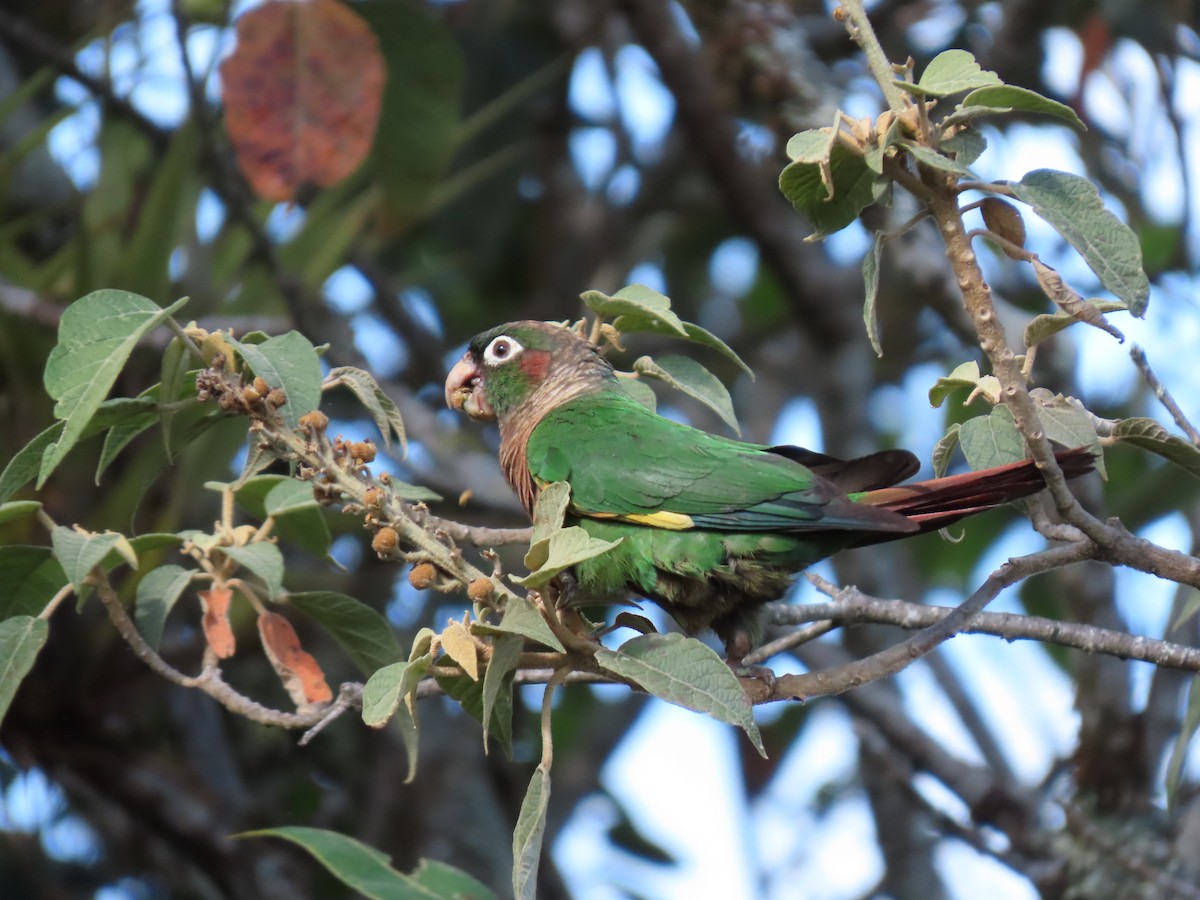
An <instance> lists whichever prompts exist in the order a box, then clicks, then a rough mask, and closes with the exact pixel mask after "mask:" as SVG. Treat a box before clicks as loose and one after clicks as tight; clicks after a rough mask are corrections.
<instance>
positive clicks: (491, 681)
mask: <svg viewBox="0 0 1200 900" xmlns="http://www.w3.org/2000/svg"><path fill="white" fill-rule="evenodd" d="M524 648H525V639H524V638H523V637H521V636H520V635H516V634H502V635H499V636H497V637H496V638H495V639H494V640H493V641H492V657H491V659H490V660H489V662H488V665H487V668H486V669H485V670H484V673H483V711H482V712H481V714H480V721H481V724H482V725H483V733H484V734H485V735H486V734H487V733H488V732H489V731H490V730H491V725H492V715H493V714H494V713H495V710H496V706H497V703H496V701H497V700H498V699H500V700H501V702H500V707H501V709H502V710H507V714H508V716H509V717H510V718H511V717H512V690H513V688H512V683H513V673H514V672H515V671H516V668H517V663H519V662H520V660H521V651H522V650H523V649H524ZM503 696H507V702H505V701H504V700H503V699H501V698H502V697H503ZM508 729H509V730H510V731H511V730H512V724H511V723H510V724H509V725H508ZM483 748H484V750H485V751H486V750H487V740H486V739H485V740H484V742H483Z"/></svg>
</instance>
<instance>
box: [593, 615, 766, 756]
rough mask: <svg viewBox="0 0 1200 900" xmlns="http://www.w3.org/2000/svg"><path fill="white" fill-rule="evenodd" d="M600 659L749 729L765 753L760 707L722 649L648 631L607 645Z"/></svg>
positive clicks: (659, 692) (664, 695) (668, 696)
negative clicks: (611, 646)
mask: <svg viewBox="0 0 1200 900" xmlns="http://www.w3.org/2000/svg"><path fill="white" fill-rule="evenodd" d="M596 662H598V663H599V664H600V665H601V666H602V667H603V668H605V669H607V670H608V671H610V672H614V673H616V674H617V675H620V676H621V677H622V678H628V679H630V680H632V681H635V682H637V683H638V684H639V685H641V686H642V687H643V688H645V689H646V690H647V691H649V692H650V693H651V694H653V695H654V696H656V697H659V698H661V699H663V700H666V701H667V702H668V703H674V704H675V705H676V706H682V707H684V708H686V709H691V710H695V711H696V712H702V713H708V714H709V715H710V716H712V717H713V718H714V719H719V720H720V721H722V722H728V723H729V724H730V725H737V726H739V727H740V728H742V729H744V730H745V732H746V734H747V736H748V737H749V738H750V741H751V743H753V744H754V747H755V749H756V750H758V752H759V753H760V754H762V756H764V757H765V756H766V755H767V754H766V751H765V750H764V749H763V744H762V737H761V736H760V735H759V733H758V726H757V725H756V724H755V722H754V707H753V706H752V705H751V703H750V700H749V698H748V697H747V696H746V692H745V691H744V690H742V685H741V683H740V682H739V681H738V679H737V676H736V675H734V674H733V670H732V669H730V668H729V666H728V665H727V664H726V663H725V661H724V660H723V659H721V657H720V656H718V655H717V654H716V652H715V651H714V650H713V649H712V648H711V647H709V646H707V645H706V644H703V643H701V642H700V641H698V640H696V639H695V638H687V637H684V636H683V635H681V634H677V633H676V634H644V635H641V636H640V637H635V638H633V639H632V640H629V641H626V642H625V643H624V644H622V645H621V648H620V649H619V650H609V649H608V648H607V647H602V648H601V649H600V650H598V651H596Z"/></svg>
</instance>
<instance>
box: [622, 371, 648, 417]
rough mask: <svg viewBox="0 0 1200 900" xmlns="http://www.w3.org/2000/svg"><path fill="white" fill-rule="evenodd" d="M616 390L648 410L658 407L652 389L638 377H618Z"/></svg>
mask: <svg viewBox="0 0 1200 900" xmlns="http://www.w3.org/2000/svg"><path fill="white" fill-rule="evenodd" d="M617 390H619V391H620V392H621V393H623V394H625V395H626V396H627V397H629V398H630V399H631V400H635V401H637V402H638V403H640V404H642V406H644V407H646V409H648V410H650V412H655V411H656V410H657V409H658V397H657V396H656V395H655V393H654V389H653V388H652V387H650V385H648V384H646V382H644V381H642V380H641V379H639V378H618V379H617Z"/></svg>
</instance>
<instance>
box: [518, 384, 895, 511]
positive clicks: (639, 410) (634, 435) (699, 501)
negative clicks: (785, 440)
mask: <svg viewBox="0 0 1200 900" xmlns="http://www.w3.org/2000/svg"><path fill="white" fill-rule="evenodd" d="M527 454H528V456H527V459H528V465H529V471H530V474H531V475H533V477H534V480H535V481H536V482H538V483H539V484H549V483H551V482H554V481H566V482H568V483H569V484H570V485H571V506H572V510H573V511H574V512H575V513H576V514H578V515H581V516H589V517H593V518H600V519H607V518H612V519H619V520H621V521H627V522H635V523H637V524H642V525H652V526H655V527H658V528H667V529H672V530H683V529H689V528H709V529H718V530H722V531H751V532H765V531H783V532H794V531H813V530H827V529H839V530H840V529H861V530H868V531H910V530H912V526H909V525H908V523H907V522H906V521H905V520H904V518H903V517H901V516H898V515H896V514H894V513H888V512H884V511H882V510H876V509H873V508H871V507H869V506H862V505H859V504H856V503H852V502H850V500H848V499H847V498H846V496H845V495H844V494H842V492H841V491H840V490H838V489H837V488H836V487H835V486H834V485H833V484H832V483H831V482H829V481H827V480H825V479H823V478H820V477H819V476H817V475H815V474H813V472H812V471H811V470H810V469H808V468H807V467H805V466H803V465H801V464H800V463H798V462H796V461H794V460H792V459H789V458H787V457H786V456H784V455H782V454H780V453H774V452H771V450H770V449H769V448H767V447H763V446H760V445H756V444H746V443H742V442H740V441H734V440H730V439H728V438H723V437H719V436H717V435H712V434H709V433H707V432H704V431H700V430H698V429H695V428H691V427H688V426H686V425H681V424H679V423H677V422H672V421H671V420H669V419H665V418H663V417H662V416H659V415H657V414H656V413H653V412H651V411H650V410H648V409H646V408H645V407H644V406H642V405H641V404H639V403H637V402H635V401H634V400H632V399H630V398H628V397H626V396H625V395H623V394H619V393H617V392H615V391H604V392H601V393H596V394H589V395H586V396H583V397H579V398H576V399H575V400H572V401H570V402H568V403H565V404H563V405H562V406H560V407H558V408H557V409H555V410H553V411H551V412H550V413H548V414H547V415H546V416H545V418H543V419H542V421H541V422H539V423H538V425H537V427H536V428H535V429H534V431H533V434H532V435H531V437H530V439H529V444H528V447H527Z"/></svg>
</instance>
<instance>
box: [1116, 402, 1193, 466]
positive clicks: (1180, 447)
mask: <svg viewBox="0 0 1200 900" xmlns="http://www.w3.org/2000/svg"><path fill="white" fill-rule="evenodd" d="M1112 436H1113V437H1114V438H1116V439H1117V440H1118V441H1120V442H1122V443H1124V444H1132V445H1133V446H1135V447H1141V448H1142V449H1143V450H1149V451H1150V452H1151V453H1157V454H1158V455H1159V456H1161V457H1162V458H1163V459H1168V460H1170V461H1171V462H1173V463H1175V465H1177V466H1179V467H1180V468H1182V469H1185V470H1187V471H1188V472H1189V473H1191V474H1192V475H1194V476H1196V477H1197V478H1200V448H1197V447H1196V446H1195V445H1194V444H1191V443H1189V442H1188V441H1185V440H1184V439H1183V438H1181V437H1178V436H1176V435H1174V434H1171V432H1169V431H1167V429H1165V428H1163V426H1161V425H1159V424H1158V422H1156V421H1154V420H1153V419H1147V418H1140V417H1139V418H1133V419H1121V420H1120V421H1119V422H1117V424H1116V427H1115V428H1113V430H1112Z"/></svg>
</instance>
